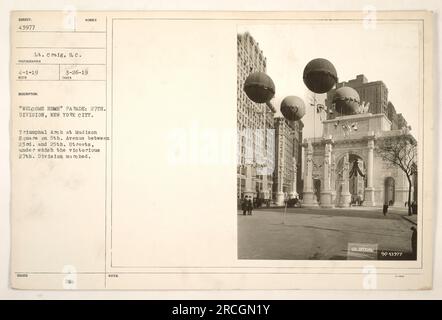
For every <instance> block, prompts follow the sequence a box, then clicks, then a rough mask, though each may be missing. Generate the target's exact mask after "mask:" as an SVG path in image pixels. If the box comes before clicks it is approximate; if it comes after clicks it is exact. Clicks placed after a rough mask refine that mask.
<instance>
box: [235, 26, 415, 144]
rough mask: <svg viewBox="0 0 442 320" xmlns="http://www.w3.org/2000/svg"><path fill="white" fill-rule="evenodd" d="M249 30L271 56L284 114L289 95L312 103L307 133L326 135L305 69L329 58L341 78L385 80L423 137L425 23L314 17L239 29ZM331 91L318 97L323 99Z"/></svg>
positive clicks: (269, 68)
mask: <svg viewBox="0 0 442 320" xmlns="http://www.w3.org/2000/svg"><path fill="white" fill-rule="evenodd" d="M245 31H248V32H249V33H250V34H251V35H252V36H253V37H254V39H255V40H256V41H257V42H258V43H259V47H260V49H261V50H263V53H264V56H266V57H267V74H268V75H269V76H270V77H271V78H272V79H273V81H274V83H275V86H276V94H275V97H274V99H273V100H272V103H273V104H274V106H275V108H276V109H277V110H278V115H280V112H279V107H280V103H281V101H282V99H283V98H284V97H286V96H288V95H295V96H299V97H301V98H302V99H303V100H304V102H305V103H306V115H305V116H304V118H303V119H302V121H303V122H304V125H305V126H304V132H303V134H304V137H306V138H308V137H314V136H316V137H320V136H321V135H322V129H321V124H320V119H319V115H318V114H315V112H314V111H313V110H314V108H313V107H311V106H309V105H308V97H309V95H310V94H311V93H310V91H309V90H308V89H307V87H306V86H305V84H304V82H303V80H302V74H303V70H304V67H305V65H306V64H307V63H308V62H309V61H310V60H312V59H314V58H325V59H327V60H329V61H331V62H332V63H333V65H334V66H335V68H336V70H337V73H338V81H340V82H341V81H348V80H351V79H354V78H355V77H356V75H358V74H364V75H365V76H366V77H367V79H368V81H377V80H382V81H383V82H384V83H385V84H386V86H387V88H388V99H389V101H391V102H392V103H393V104H394V106H395V108H396V112H397V113H402V114H403V115H404V117H405V119H406V120H407V121H408V124H409V125H411V127H412V133H413V134H414V136H415V137H416V138H417V132H418V106H419V103H420V100H421V99H420V95H419V89H420V87H421V82H422V81H420V79H422V77H421V75H420V70H421V68H422V65H421V64H422V62H421V60H422V58H421V52H420V42H419V39H420V34H421V31H420V24H418V23H416V22H413V21H410V22H408V21H407V22H390V21H389V22H381V21H378V22H377V23H376V25H375V28H365V27H364V25H363V24H362V23H361V22H360V21H355V22H353V21H350V22H347V21H327V22H326V23H324V22H311V21H309V22H290V24H289V23H287V24H260V25H251V24H248V25H242V26H239V27H238V32H239V33H242V32H245ZM325 96H326V94H323V95H317V98H318V99H319V100H321V99H322V100H323V99H325ZM314 120H315V121H314Z"/></svg>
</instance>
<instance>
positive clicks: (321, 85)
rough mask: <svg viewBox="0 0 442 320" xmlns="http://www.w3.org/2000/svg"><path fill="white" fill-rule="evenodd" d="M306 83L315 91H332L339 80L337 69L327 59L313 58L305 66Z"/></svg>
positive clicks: (304, 76)
mask: <svg viewBox="0 0 442 320" xmlns="http://www.w3.org/2000/svg"><path fill="white" fill-rule="evenodd" d="M303 79H304V83H305V85H306V86H307V88H309V89H310V90H311V91H313V92H314V93H326V92H327V91H330V90H331V89H332V88H333V86H334V85H335V84H336V82H337V81H338V76H337V73H336V69H335V67H334V66H333V64H332V63H331V62H330V61H328V60H327V59H322V58H318V59H313V60H312V61H310V62H309V63H307V65H306V66H305V68H304V74H303Z"/></svg>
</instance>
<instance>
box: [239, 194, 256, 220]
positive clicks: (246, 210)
mask: <svg viewBox="0 0 442 320" xmlns="http://www.w3.org/2000/svg"><path fill="white" fill-rule="evenodd" d="M253 205H254V201H253V200H252V197H251V196H245V198H244V199H243V200H242V203H241V210H242V214H243V215H250V216H251V215H252V213H253Z"/></svg>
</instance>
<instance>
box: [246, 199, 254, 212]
mask: <svg viewBox="0 0 442 320" xmlns="http://www.w3.org/2000/svg"><path fill="white" fill-rule="evenodd" d="M252 211H253V202H252V199H249V200H247V214H248V215H250V216H251V215H252Z"/></svg>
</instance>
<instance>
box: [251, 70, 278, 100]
mask: <svg viewBox="0 0 442 320" xmlns="http://www.w3.org/2000/svg"><path fill="white" fill-rule="evenodd" d="M244 91H245V92H246V94H247V96H248V97H249V99H250V100H252V101H253V102H256V103H264V102H267V101H270V99H272V98H273V96H274V95H275V84H274V83H273V80H272V79H271V78H270V77H269V76H268V75H266V74H265V73H264V72H253V73H251V74H250V75H249V76H248V77H247V79H246V81H245V82H244Z"/></svg>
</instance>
